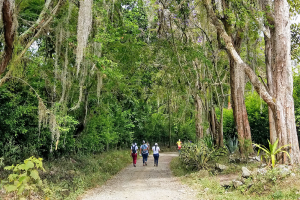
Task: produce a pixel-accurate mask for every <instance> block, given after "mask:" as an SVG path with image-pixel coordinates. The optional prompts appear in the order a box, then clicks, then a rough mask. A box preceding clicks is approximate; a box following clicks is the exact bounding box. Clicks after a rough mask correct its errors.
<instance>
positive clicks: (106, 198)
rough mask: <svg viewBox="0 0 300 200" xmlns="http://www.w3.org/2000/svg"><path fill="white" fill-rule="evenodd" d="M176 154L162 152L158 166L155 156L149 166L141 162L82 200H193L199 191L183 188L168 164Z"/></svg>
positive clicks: (89, 192)
mask: <svg viewBox="0 0 300 200" xmlns="http://www.w3.org/2000/svg"><path fill="white" fill-rule="evenodd" d="M176 156H178V154H177V153H161V154H160V157H159V162H158V167H154V164H153V162H154V161H153V156H149V158H148V166H145V167H144V166H143V164H142V159H138V160H137V166H136V167H133V166H132V165H129V166H128V167H127V168H125V169H124V170H122V171H121V172H120V173H118V174H117V175H116V176H114V177H113V178H112V179H110V180H109V181H107V183H106V184H105V185H103V186H101V187H99V188H95V189H92V190H90V191H88V192H87V193H86V194H85V195H83V196H82V198H80V199H82V200H96V199H97V200H98V199H99V200H100V199H103V200H123V199H126V200H128V199H143V200H150V199H151V200H153V199H163V200H165V199H172V200H194V199H196V192H195V191H193V190H192V189H190V188H189V187H187V186H185V185H182V184H181V183H180V181H179V180H178V179H177V178H176V177H174V176H173V175H172V172H171V170H170V167H169V164H170V162H171V160H172V158H174V157H176Z"/></svg>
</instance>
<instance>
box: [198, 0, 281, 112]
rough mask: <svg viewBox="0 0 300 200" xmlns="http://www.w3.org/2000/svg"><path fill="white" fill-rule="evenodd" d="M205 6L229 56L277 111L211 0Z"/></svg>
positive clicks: (204, 1) (205, 1) (204, 0)
mask: <svg viewBox="0 0 300 200" xmlns="http://www.w3.org/2000/svg"><path fill="white" fill-rule="evenodd" d="M203 3H204V6H205V8H206V10H207V14H208V15H209V16H210V18H211V21H212V24H213V25H214V26H215V28H216V29H217V32H218V34H219V35H220V37H221V38H222V39H223V40H224V41H225V45H226V50H227V53H228V54H229V56H231V57H232V58H233V60H234V61H235V62H236V63H237V64H238V65H240V66H242V67H243V68H244V70H245V73H246V74H247V76H248V77H249V79H250V82H251V83H252V85H253V86H254V88H255V90H256V91H257V93H258V94H259V95H260V96H261V97H262V99H263V100H264V101H265V102H266V103H267V104H268V105H269V106H270V108H271V109H272V110H273V111H275V106H276V105H275V102H274V101H273V98H272V96H271V95H270V94H269V93H268V91H267V90H266V88H265V87H264V86H263V85H262V83H261V82H260V81H259V79H258V77H257V75H256V74H255V72H254V71H253V70H252V68H251V67H249V66H248V65H247V64H246V63H245V62H244V61H243V60H242V59H241V57H240V55H239V54H238V53H237V51H236V50H235V48H234V46H233V42H232V39H231V37H230V36H229V35H228V34H227V32H226V31H225V30H224V27H223V24H222V22H220V20H219V19H218V18H217V16H216V14H215V13H214V11H213V8H212V5H211V3H210V0H203Z"/></svg>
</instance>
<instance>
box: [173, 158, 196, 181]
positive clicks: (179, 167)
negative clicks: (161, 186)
mask: <svg viewBox="0 0 300 200" xmlns="http://www.w3.org/2000/svg"><path fill="white" fill-rule="evenodd" d="M170 168H171V171H172V172H173V175H174V176H177V177H180V176H185V175H187V174H190V173H192V171H190V170H188V169H186V168H185V166H184V165H183V163H182V162H181V161H180V158H179V157H175V158H173V159H172V160H171V163H170Z"/></svg>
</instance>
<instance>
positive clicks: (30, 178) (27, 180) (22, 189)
mask: <svg viewBox="0 0 300 200" xmlns="http://www.w3.org/2000/svg"><path fill="white" fill-rule="evenodd" d="M4 169H5V170H12V171H13V173H12V174H10V175H9V176H8V181H2V183H4V188H5V190H6V191H7V192H8V193H11V192H13V193H14V195H16V196H18V197H19V198H20V199H25V197H26V196H27V197H29V199H30V196H31V192H32V191H37V190H38V189H39V188H40V189H41V188H42V186H43V182H42V180H41V178H40V176H39V172H38V170H43V171H45V169H44V168H43V163H42V158H39V159H37V158H35V157H31V158H28V159H26V160H25V161H24V164H17V165H16V166H14V165H12V166H7V167H5V168H4ZM10 183H12V184H10Z"/></svg>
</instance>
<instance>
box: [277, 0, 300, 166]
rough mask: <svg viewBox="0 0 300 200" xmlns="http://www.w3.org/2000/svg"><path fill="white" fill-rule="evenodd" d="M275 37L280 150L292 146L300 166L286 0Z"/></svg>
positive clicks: (279, 6) (279, 11) (283, 159)
mask: <svg viewBox="0 0 300 200" xmlns="http://www.w3.org/2000/svg"><path fill="white" fill-rule="evenodd" d="M274 12H275V13H274V16H275V34H274V37H275V38H274V49H273V52H272V53H273V54H272V55H273V56H274V58H275V63H274V66H273V70H274V71H273V84H274V98H275V99H276V101H275V103H276V107H275V113H274V118H275V125H276V130H277V138H278V139H279V146H283V145H287V144H291V147H289V148H288V152H289V153H290V156H291V159H292V160H291V163H299V161H300V154H299V144H298V137H297V132H296V124H295V113H294V99H293V72H292V66H291V54H290V50H291V40H290V37H291V36H290V21H289V4H288V2H287V1H286V0H275V5H274ZM280 161H281V162H282V163H287V162H288V160H287V155H286V154H281V155H280Z"/></svg>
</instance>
